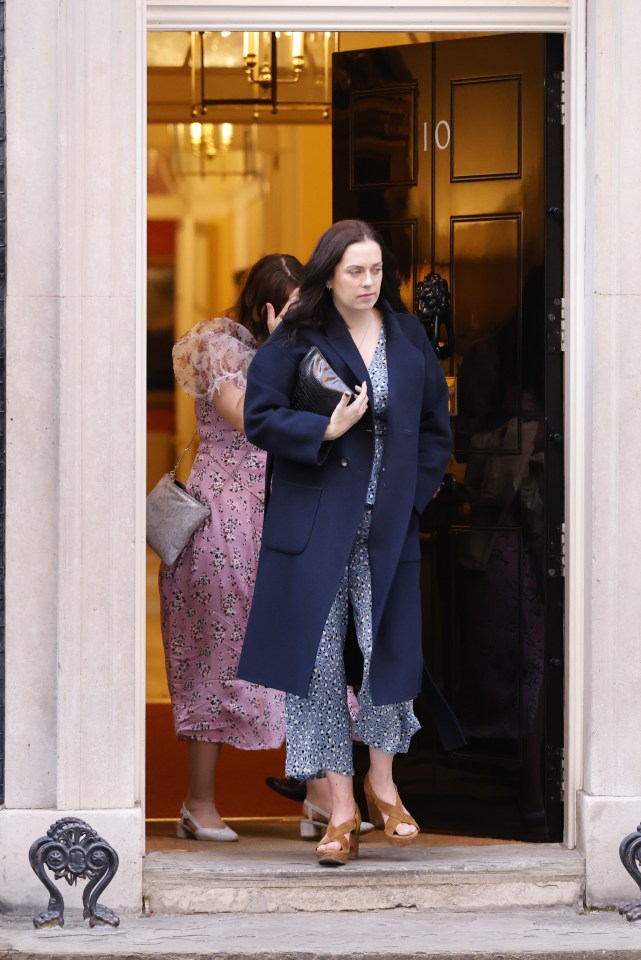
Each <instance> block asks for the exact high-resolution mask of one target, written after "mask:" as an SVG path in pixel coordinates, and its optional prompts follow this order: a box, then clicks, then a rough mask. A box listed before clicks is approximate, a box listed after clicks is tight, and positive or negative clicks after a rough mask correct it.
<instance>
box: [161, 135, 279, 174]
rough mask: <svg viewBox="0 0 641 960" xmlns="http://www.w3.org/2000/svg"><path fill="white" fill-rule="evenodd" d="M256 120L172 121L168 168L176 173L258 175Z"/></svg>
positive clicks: (259, 172)
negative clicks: (248, 122)
mask: <svg viewBox="0 0 641 960" xmlns="http://www.w3.org/2000/svg"><path fill="white" fill-rule="evenodd" d="M256 135H257V131H256V126H255V124H243V125H242V126H241V127H237V126H235V125H234V124H232V123H200V122H197V121H194V122H193V123H189V124H184V123H177V124H174V125H172V150H171V172H172V174H173V175H175V176H179V177H193V176H197V177H208V176H215V177H223V178H225V179H226V178H228V177H252V178H255V177H260V176H261V171H260V164H259V163H258V157H257V146H256Z"/></svg>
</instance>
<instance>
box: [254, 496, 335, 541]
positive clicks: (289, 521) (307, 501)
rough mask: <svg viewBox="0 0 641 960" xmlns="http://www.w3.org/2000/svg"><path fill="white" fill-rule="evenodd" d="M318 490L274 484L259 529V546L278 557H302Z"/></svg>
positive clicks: (314, 511)
mask: <svg viewBox="0 0 641 960" xmlns="http://www.w3.org/2000/svg"><path fill="white" fill-rule="evenodd" d="M322 492H323V491H322V488H321V487H308V486H304V485H303V484H300V483H291V482H290V481H289V480H276V481H275V482H274V485H273V487H272V491H271V494H270V497H269V506H268V508H267V513H266V515H265V523H264V526H263V545H264V546H266V547H269V549H270V550H280V552H281V553H302V552H303V550H304V549H305V547H306V546H307V544H308V543H309V538H310V536H311V533H312V528H313V526H314V521H315V520H316V514H317V512H318V504H319V502H320V497H321V493H322Z"/></svg>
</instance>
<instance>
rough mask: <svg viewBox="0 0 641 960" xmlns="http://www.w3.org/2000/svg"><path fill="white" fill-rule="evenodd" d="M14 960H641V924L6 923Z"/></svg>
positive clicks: (278, 919) (409, 919) (332, 918)
mask: <svg viewBox="0 0 641 960" xmlns="http://www.w3.org/2000/svg"><path fill="white" fill-rule="evenodd" d="M0 957H2V958H7V960H33V958H38V960H106V958H112V960H337V958H339V957H344V958H349V960H351V958H357V960H597V958H598V960H639V958H640V957H641V923H639V924H635V923H628V922H627V921H626V920H624V919H623V918H622V917H620V916H619V915H618V914H617V913H614V912H609V913H589V914H585V915H583V916H580V915H579V914H578V913H577V912H576V911H575V910H572V909H571V908H569V907H556V908H547V909H536V910H534V909H524V908H523V907H518V906H514V907H513V908H511V909H508V910H502V911H491V910H486V911H474V912H469V913H461V912H453V911H447V910H442V911H441V910H434V911H429V912H426V913H422V912H417V911H416V910H404V909H400V910H383V911H377V910H372V911H369V912H367V913H314V914H302V913H290V914H273V913H272V914H251V915H248V914H235V915H232V914H226V915H217V916H212V915H199V916H189V917H187V916H178V917H176V916H173V917H167V916H151V917H123V918H122V919H121V923H120V926H119V927H118V928H117V929H115V930H114V929H111V928H107V927H96V928H94V929H93V930H91V929H89V928H88V927H87V926H86V924H84V923H83V921H82V919H81V918H80V917H73V916H69V917H67V923H66V924H65V926H64V927H63V928H53V929H44V930H34V929H33V927H32V925H31V921H30V920H29V918H26V919H22V920H21V919H17V918H15V919H12V920H10V921H6V920H5V921H2V920H0Z"/></svg>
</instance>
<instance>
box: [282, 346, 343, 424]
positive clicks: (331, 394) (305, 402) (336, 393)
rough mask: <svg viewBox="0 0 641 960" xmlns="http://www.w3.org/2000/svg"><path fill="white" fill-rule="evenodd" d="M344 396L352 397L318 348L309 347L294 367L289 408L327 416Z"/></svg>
mask: <svg viewBox="0 0 641 960" xmlns="http://www.w3.org/2000/svg"><path fill="white" fill-rule="evenodd" d="M344 394H348V395H349V397H350V398H352V397H353V393H352V391H351V390H350V389H349V387H348V386H346V385H345V384H344V383H343V381H342V380H341V378H340V377H339V376H338V375H337V374H336V373H334V371H333V370H332V368H331V367H330V365H329V363H328V362H327V360H326V359H325V357H324V356H323V354H322V353H321V352H320V350H319V349H318V347H310V348H309V350H308V351H307V353H306V354H305V356H304V357H303V359H302V360H301V362H300V365H299V367H298V378H297V380H296V386H295V387H294V395H293V396H292V407H293V409H294V410H306V411H307V412H308V413H320V414H322V415H323V416H325V417H331V415H332V414H333V412H334V410H335V409H336V407H337V405H338V402H339V400H340V398H341V397H342V396H344Z"/></svg>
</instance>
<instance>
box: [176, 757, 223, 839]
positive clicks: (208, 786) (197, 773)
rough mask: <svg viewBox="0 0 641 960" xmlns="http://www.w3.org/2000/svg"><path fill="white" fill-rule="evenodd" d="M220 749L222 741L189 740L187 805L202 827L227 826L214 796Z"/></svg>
mask: <svg viewBox="0 0 641 960" xmlns="http://www.w3.org/2000/svg"><path fill="white" fill-rule="evenodd" d="M220 749H221V744H220V743H205V742H201V741H200V740H190V741H189V784H188V787H187V796H186V797H185V806H186V807H187V809H188V810H189V812H190V813H191V814H192V815H193V817H194V818H195V819H196V820H197V821H198V823H199V824H200V825H201V827H213V828H214V829H216V828H221V827H224V826H225V822H224V820H222V819H221V817H220V816H219V814H218V811H217V809H216V801H215V798H214V791H215V787H216V767H217V765H218V758H219V756H220Z"/></svg>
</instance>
